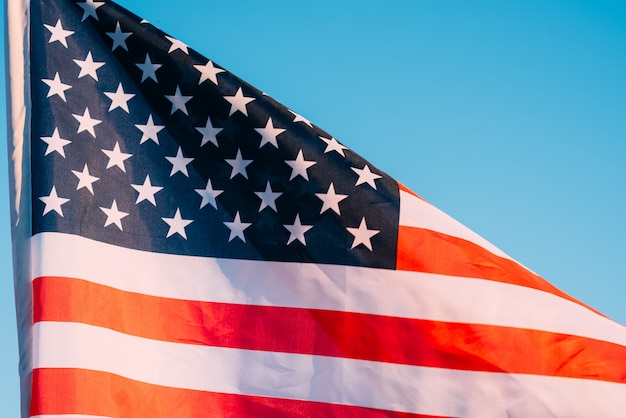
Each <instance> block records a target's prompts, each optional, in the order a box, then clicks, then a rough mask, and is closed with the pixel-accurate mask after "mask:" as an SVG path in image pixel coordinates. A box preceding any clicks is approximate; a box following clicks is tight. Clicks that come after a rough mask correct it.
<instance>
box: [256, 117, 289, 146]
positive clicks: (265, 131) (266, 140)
mask: <svg viewBox="0 0 626 418" xmlns="http://www.w3.org/2000/svg"><path fill="white" fill-rule="evenodd" d="M254 130H255V131H257V132H258V133H260V134H261V144H260V145H259V148H261V147H262V146H263V145H265V144H272V145H274V148H278V142H277V141H276V137H277V136H278V135H280V134H282V133H283V132H285V130H284V129H281V128H274V123H273V122H272V118H269V119H268V120H267V123H266V124H265V128H254Z"/></svg>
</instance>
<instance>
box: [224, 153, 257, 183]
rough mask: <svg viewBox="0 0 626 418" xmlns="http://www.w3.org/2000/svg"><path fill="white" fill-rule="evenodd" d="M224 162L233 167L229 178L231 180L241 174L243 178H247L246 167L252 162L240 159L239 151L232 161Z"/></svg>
mask: <svg viewBox="0 0 626 418" xmlns="http://www.w3.org/2000/svg"><path fill="white" fill-rule="evenodd" d="M226 162H227V163H228V164H230V165H231V166H232V167H233V170H232V171H231V173H230V178H231V179H232V178H233V177H235V176H236V175H237V174H241V175H242V176H244V177H245V178H248V173H247V172H246V167H247V166H248V165H250V163H251V162H252V160H244V159H243V158H242V157H241V151H240V150H237V156H236V157H235V159H234V160H229V159H227V160H226Z"/></svg>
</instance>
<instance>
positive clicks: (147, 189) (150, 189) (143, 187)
mask: <svg viewBox="0 0 626 418" xmlns="http://www.w3.org/2000/svg"><path fill="white" fill-rule="evenodd" d="M131 187H132V188H133V189H135V190H137V191H138V192H139V195H138V196H137V201H136V202H135V204H139V202H143V201H144V200H147V201H148V202H150V203H152V205H153V206H156V200H155V199H154V195H155V194H156V193H158V192H160V191H161V190H163V187H160V186H153V185H152V183H150V176H149V175H147V176H146V179H145V180H144V182H143V184H131Z"/></svg>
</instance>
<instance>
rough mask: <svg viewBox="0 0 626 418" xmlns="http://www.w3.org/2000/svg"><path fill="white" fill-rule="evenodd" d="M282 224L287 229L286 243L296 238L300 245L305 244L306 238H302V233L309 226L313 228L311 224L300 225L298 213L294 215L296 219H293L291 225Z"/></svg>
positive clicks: (307, 229)
mask: <svg viewBox="0 0 626 418" xmlns="http://www.w3.org/2000/svg"><path fill="white" fill-rule="evenodd" d="M283 226H284V227H285V229H286V230H287V231H289V239H288V240H287V245H289V244H291V243H292V242H294V241H296V240H297V241H299V242H300V243H301V244H302V245H304V246H306V239H305V238H304V234H305V233H306V232H308V231H309V230H310V229H311V228H313V225H302V222H300V215H296V219H294V221H293V225H283Z"/></svg>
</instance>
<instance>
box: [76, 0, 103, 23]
mask: <svg viewBox="0 0 626 418" xmlns="http://www.w3.org/2000/svg"><path fill="white" fill-rule="evenodd" d="M78 5H79V6H80V7H82V8H83V10H84V12H83V18H82V19H81V22H83V21H84V20H85V19H87V18H88V17H89V16H93V18H94V19H96V20H98V14H97V13H96V10H97V9H98V7H100V6H104V2H103V1H94V0H87V1H85V2H84V3H78Z"/></svg>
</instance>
